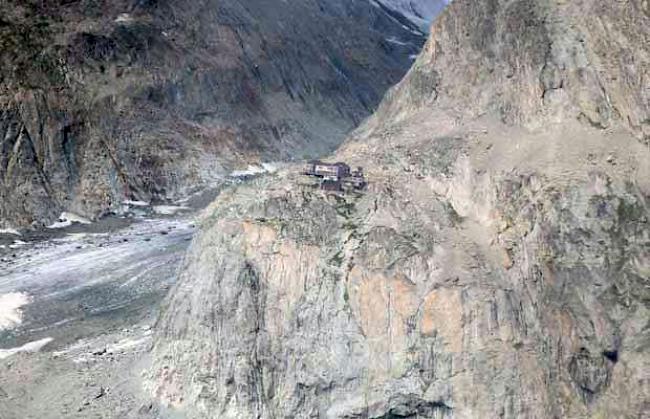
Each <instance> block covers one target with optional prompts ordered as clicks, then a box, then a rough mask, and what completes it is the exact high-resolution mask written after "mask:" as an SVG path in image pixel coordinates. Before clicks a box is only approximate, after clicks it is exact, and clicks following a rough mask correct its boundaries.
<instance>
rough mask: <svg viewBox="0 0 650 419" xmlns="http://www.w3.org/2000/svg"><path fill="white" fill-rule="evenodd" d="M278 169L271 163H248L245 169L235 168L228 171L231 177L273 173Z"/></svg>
mask: <svg viewBox="0 0 650 419" xmlns="http://www.w3.org/2000/svg"><path fill="white" fill-rule="evenodd" d="M277 171H278V168H277V166H276V165H275V164H273V163H262V164H259V165H257V164H256V165H249V166H248V167H247V168H246V169H245V170H235V171H233V172H232V173H230V176H232V177H246V176H256V175H263V174H265V173H275V172H277Z"/></svg>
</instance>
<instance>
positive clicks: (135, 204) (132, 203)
mask: <svg viewBox="0 0 650 419" xmlns="http://www.w3.org/2000/svg"><path fill="white" fill-rule="evenodd" d="M122 203H123V204H124V205H129V206H132V207H148V206H149V205H150V204H149V203H148V202H145V201H132V200H130V199H127V200H126V201H122Z"/></svg>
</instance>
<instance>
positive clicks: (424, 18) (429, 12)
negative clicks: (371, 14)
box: [374, 0, 449, 33]
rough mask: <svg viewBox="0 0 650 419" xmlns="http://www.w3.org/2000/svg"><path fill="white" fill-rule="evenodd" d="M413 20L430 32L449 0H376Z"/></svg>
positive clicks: (424, 31)
mask: <svg viewBox="0 0 650 419" xmlns="http://www.w3.org/2000/svg"><path fill="white" fill-rule="evenodd" d="M374 1H376V2H379V3H381V4H382V5H383V6H384V7H387V8H389V9H391V10H393V11H395V12H397V13H400V14H401V15H402V16H404V17H405V18H407V19H408V20H410V21H411V22H413V23H414V24H415V25H416V26H417V27H418V28H419V29H420V30H421V31H422V32H423V33H429V26H430V25H431V22H433V19H434V18H435V17H436V16H438V14H439V13H440V12H441V11H442V10H443V9H444V8H445V7H446V6H447V4H448V3H449V0H374Z"/></svg>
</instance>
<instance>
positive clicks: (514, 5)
mask: <svg viewBox="0 0 650 419" xmlns="http://www.w3.org/2000/svg"><path fill="white" fill-rule="evenodd" d="M648 27H650V11H649V6H648V2H646V1H642V0H631V1H626V2H608V1H600V0H583V1H574V2H564V1H557V0H544V1H533V0H518V1H508V2H506V1H500V0H489V1H471V0H458V1H454V2H453V3H452V4H451V5H450V6H449V8H448V9H447V10H446V11H445V12H444V13H442V15H441V16H440V17H439V18H438V19H437V20H436V22H435V23H434V25H433V26H432V31H431V37H430V39H429V41H428V43H427V45H426V47H425V49H424V51H423V52H422V53H421V55H420V57H419V58H418V60H417V61H416V63H415V65H414V66H413V68H412V69H411V71H410V74H409V75H408V76H407V77H406V78H405V80H404V81H403V82H402V83H401V84H400V85H399V86H398V87H397V88H396V89H395V91H394V92H393V93H392V94H391V95H389V97H388V99H387V100H386V101H385V103H384V110H385V111H386V112H388V113H393V114H399V113H400V112H403V111H406V112H408V110H411V109H414V108H418V107H421V106H426V107H431V106H436V107H439V108H443V107H449V108H452V109H455V110H456V111H457V112H458V113H459V114H462V115H466V116H476V115H481V114H484V113H493V114H495V115H498V116H499V117H500V118H501V119H502V120H503V121H505V122H508V123H523V124H525V125H529V126H542V125H543V124H545V123H547V122H553V121H560V120H563V119H565V118H578V119H581V120H583V121H584V122H586V123H588V124H590V125H594V126H597V127H609V126H611V125H612V124H617V123H620V124H623V125H625V126H626V127H628V128H629V129H631V130H632V131H634V132H635V133H636V135H637V136H638V137H641V138H645V139H646V141H647V139H648V136H649V135H650V122H649V121H650V83H649V82H648V80H649V77H650V76H649V74H650V73H649V71H650V70H649V68H650V32H648V30H647V28H648ZM434 103H435V105H434ZM382 115H383V116H385V114H382Z"/></svg>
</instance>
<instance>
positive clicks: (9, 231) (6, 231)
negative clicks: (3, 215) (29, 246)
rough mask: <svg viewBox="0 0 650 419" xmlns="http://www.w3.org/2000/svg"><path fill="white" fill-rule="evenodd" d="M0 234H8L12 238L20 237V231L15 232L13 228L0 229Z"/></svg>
mask: <svg viewBox="0 0 650 419" xmlns="http://www.w3.org/2000/svg"><path fill="white" fill-rule="evenodd" d="M0 234H9V235H12V236H22V234H20V231H18V230H16V229H15V228H0Z"/></svg>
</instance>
